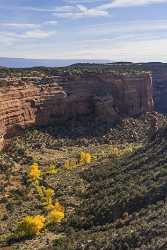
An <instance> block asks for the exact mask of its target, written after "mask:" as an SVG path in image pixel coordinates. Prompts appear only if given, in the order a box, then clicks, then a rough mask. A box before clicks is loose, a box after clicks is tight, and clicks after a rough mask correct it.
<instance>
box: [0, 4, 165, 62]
mask: <svg viewBox="0 0 167 250" xmlns="http://www.w3.org/2000/svg"><path fill="white" fill-rule="evenodd" d="M0 57H25V58H52V59H57V58H68V59H110V60H112V61H119V60H123V61H134V62H136V61H167V0H0Z"/></svg>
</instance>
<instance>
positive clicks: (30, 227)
mask: <svg viewBox="0 0 167 250" xmlns="http://www.w3.org/2000/svg"><path fill="white" fill-rule="evenodd" d="M45 221H46V219H45V217H44V216H42V215H36V216H26V217H24V218H23V219H22V221H21V222H20V223H19V224H18V228H17V233H18V235H19V236H22V237H25V236H26V237H30V236H34V235H37V234H39V233H40V232H41V231H42V230H43V229H44V228H45Z"/></svg>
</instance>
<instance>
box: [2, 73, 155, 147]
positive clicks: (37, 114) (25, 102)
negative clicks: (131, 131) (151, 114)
mask: <svg viewBox="0 0 167 250" xmlns="http://www.w3.org/2000/svg"><path fill="white" fill-rule="evenodd" d="M152 109H153V99H152V80H151V76H150V75H149V74H140V75H137V74H136V75H134V74H133V75H128V74H122V75H115V74H113V73H107V74H96V75H95V74H87V75H83V76H77V77H76V76H75V77H60V78H58V79H57V80H56V81H55V82H54V83H53V84H45V85H37V84H24V85H22V86H19V87H16V86H10V87H7V88H5V89H4V88H1V90H0V135H1V138H0V139H1V141H0V144H1V145H3V138H7V137H8V138H10V137H11V136H13V135H15V134H16V132H18V131H19V129H20V128H26V127H29V126H36V125H40V126H41V125H42V126H43V125H47V124H49V123H52V122H65V121H68V120H69V119H73V120H74V121H75V119H78V117H80V116H83V115H93V117H94V118H95V119H98V120H103V121H109V122H113V121H115V120H117V119H119V118H121V117H126V116H134V115H139V114H141V113H145V112H147V111H152Z"/></svg>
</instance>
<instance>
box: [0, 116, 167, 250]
mask: <svg viewBox="0 0 167 250" xmlns="http://www.w3.org/2000/svg"><path fill="white" fill-rule="evenodd" d="M156 116H157V118H158V123H159V130H158V132H157V134H155V135H154V134H152V130H151V125H150V124H151V114H149V113H148V114H146V115H143V116H142V117H139V118H136V119H135V118H130V119H127V120H124V121H123V122H122V123H121V124H119V125H117V126H115V127H109V126H108V127H107V126H106V125H104V124H99V126H97V124H93V123H92V122H91V121H89V120H83V121H80V122H78V124H75V126H74V125H73V124H72V123H71V124H67V125H66V126H50V127H47V128H34V129H27V130H26V131H25V132H24V133H23V134H22V135H20V136H17V137H15V138H13V139H12V141H11V142H9V144H8V145H7V147H6V149H5V150H4V151H3V152H1V155H0V167H1V172H0V182H1V190H0V220H1V225H0V249H4V250H5V249H6V250H10V249H21V250H22V249H23V250H24V249H25V250H31V249H39V250H46V249H53V250H54V249H57V250H63V249H69V250H70V249H71V250H72V249H76V250H79V249H96V250H98V249H99V250H100V249H106V250H107V249H108V250H109V249H113V250H118V249H120V250H126V249H127V250H128V249H136V250H137V249H138V250H139V249H140V250H142V249H147V250H148V249H149V250H158V249H159V250H160V249H166V248H167V240H166V237H167V224H166V216H167V215H166V214H167V213H166V212H167V202H166V194H167V186H166V183H167V143H166V138H167V129H166V126H167V118H165V117H164V116H162V115H160V114H158V113H157V114H156ZM113 148H116V149H117V150H118V151H119V152H120V153H121V154H120V155H119V156H118V155H114V152H115V151H114V152H113ZM82 151H87V152H90V153H91V154H92V162H91V163H89V164H85V165H82V166H79V167H76V168H74V169H70V170H69V169H65V168H64V167H63V163H64V161H66V160H68V159H76V158H77V157H78V155H79V154H80V152H82ZM33 162H38V164H39V166H40V169H41V171H45V170H46V168H47V166H48V165H49V164H56V165H57V166H58V172H57V173H56V174H54V175H48V176H46V177H45V179H44V185H46V186H49V187H51V188H52V189H53V190H55V197H54V198H55V199H58V200H59V201H60V202H61V204H63V206H64V208H65V219H64V220H63V221H62V222H61V223H58V224H55V225H52V226H50V227H49V228H47V229H46V230H45V232H43V233H41V234H39V235H38V236H36V237H33V238H24V239H16V238H14V236H13V235H14V232H15V230H16V226H17V223H18V222H19V221H20V220H21V219H22V218H23V217H24V216H26V215H36V214H42V213H43V208H42V206H41V204H40V202H39V199H38V197H37V194H36V193H35V192H34V191H31V190H28V184H27V181H26V173H27V170H28V168H29V167H30V165H31V164H32V163H33Z"/></svg>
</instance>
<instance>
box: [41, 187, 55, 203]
mask: <svg viewBox="0 0 167 250" xmlns="http://www.w3.org/2000/svg"><path fill="white" fill-rule="evenodd" d="M53 195H54V190H53V189H52V188H44V187H43V199H44V204H45V205H46V206H50V205H51V204H52V197H53Z"/></svg>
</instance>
